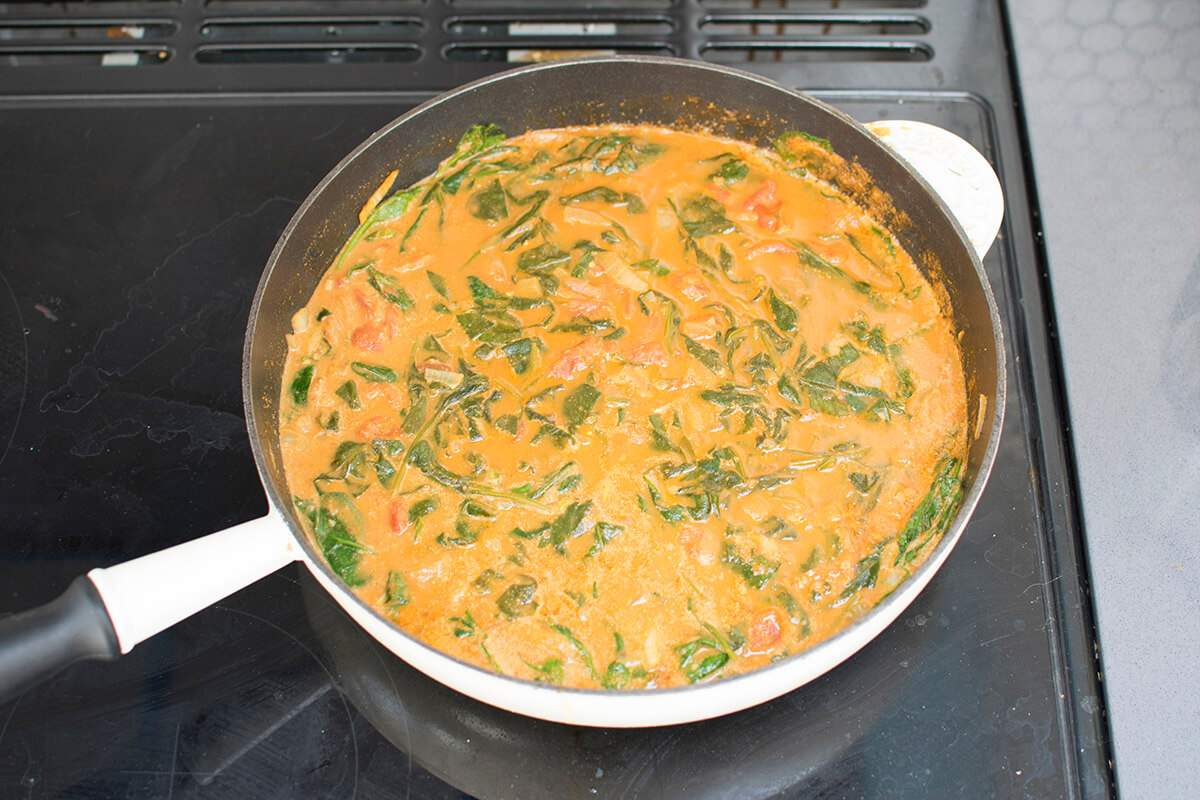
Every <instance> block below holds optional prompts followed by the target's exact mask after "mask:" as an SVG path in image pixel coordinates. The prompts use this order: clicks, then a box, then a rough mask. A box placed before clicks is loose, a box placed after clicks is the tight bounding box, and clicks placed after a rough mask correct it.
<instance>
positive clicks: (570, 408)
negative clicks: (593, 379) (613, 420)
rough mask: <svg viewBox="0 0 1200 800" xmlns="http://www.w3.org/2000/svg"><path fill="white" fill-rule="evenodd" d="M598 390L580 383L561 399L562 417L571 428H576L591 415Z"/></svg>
mask: <svg viewBox="0 0 1200 800" xmlns="http://www.w3.org/2000/svg"><path fill="white" fill-rule="evenodd" d="M599 399H600V390H599V389H597V388H596V387H595V386H592V385H591V384H590V383H581V384H579V385H578V386H576V387H575V388H574V389H572V390H571V391H570V392H568V393H567V396H566V397H564V398H563V416H564V417H566V420H567V423H568V424H569V425H570V426H571V428H577V427H579V426H580V425H582V424H583V423H584V421H585V420H587V418H588V417H589V416H591V414H592V409H593V408H594V407H595V405H596V401H597V400H599Z"/></svg>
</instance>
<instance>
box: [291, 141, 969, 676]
mask: <svg viewBox="0 0 1200 800" xmlns="http://www.w3.org/2000/svg"><path fill="white" fill-rule="evenodd" d="M826 148H827V144H826V143H824V142H822V141H820V140H815V139H813V138H812V137H808V136H806V135H804V134H788V135H786V136H784V137H781V139H780V141H779V142H778V143H777V147H776V150H775V151H769V150H761V149H756V148H753V147H751V146H749V145H745V144H742V143H739V142H734V141H730V140H726V139H719V138H714V137H711V136H707V135H703V134H696V133H684V132H677V131H671V130H665V129H660V128H653V127H620V126H616V127H604V128H569V129H561V130H542V131H534V132H531V133H527V134H525V135H523V136H519V137H516V138H513V139H504V138H503V134H501V133H499V131H497V130H496V129H495V128H493V127H491V126H477V127H476V128H473V129H471V131H469V132H468V133H467V135H466V136H465V137H464V139H463V141H462V143H461V144H460V146H459V148H458V150H457V151H456V152H455V154H454V155H453V156H452V157H451V158H449V159H447V161H445V162H443V164H442V166H441V167H440V168H439V170H438V172H437V173H435V174H434V175H432V176H430V177H428V178H426V179H424V180H423V181H421V182H419V183H418V184H416V185H415V186H414V187H410V188H409V189H406V190H403V191H400V192H396V193H393V194H392V195H391V196H390V197H388V198H387V199H384V200H382V202H380V199H381V198H382V197H383V196H384V195H385V194H386V191H387V187H381V191H380V192H377V193H376V197H374V198H373V199H372V203H371V204H368V207H367V208H365V209H364V211H363V224H362V226H361V227H360V228H359V230H358V231H357V232H356V233H355V235H354V236H353V237H352V238H351V240H350V241H349V242H348V243H347V245H346V247H345V248H344V249H343V251H342V253H341V254H340V255H339V256H338V258H337V260H336V262H335V263H334V265H333V266H332V267H331V268H330V270H329V272H328V273H327V274H326V276H325V277H324V279H323V280H322V282H321V284H320V286H319V287H318V289H317V290H316V291H315V292H314V294H313V296H312V299H311V301H310V302H309V303H308V305H307V306H306V307H305V308H304V309H303V310H301V311H299V312H298V313H297V314H296V315H295V318H294V320H293V329H294V332H293V333H292V334H291V335H290V336H289V337H288V343H289V348H290V349H289V355H288V361H287V365H286V369H285V372H284V381H283V387H282V405H281V420H280V432H281V439H282V449H283V454H284V460H285V464H286V469H287V475H288V480H289V483H290V490H291V492H292V493H293V496H294V500H295V504H296V508H297V510H298V512H299V514H300V516H301V517H302V518H304V519H305V520H306V521H307V523H308V525H309V527H310V530H312V532H313V536H314V540H315V541H316V542H317V544H318V547H319V548H320V549H321V550H322V551H323V552H324V553H325V556H326V558H327V559H328V560H329V562H330V564H331V566H332V567H333V568H334V569H335V570H336V571H337V572H338V573H339V574H340V575H341V576H342V577H343V578H344V579H345V580H346V582H347V583H348V584H349V585H351V586H352V587H354V590H355V591H356V592H358V593H359V594H360V595H361V597H362V598H363V599H365V600H366V601H368V602H369V603H371V604H373V605H374V606H376V607H377V608H378V609H379V610H380V611H381V612H382V613H383V614H385V615H387V616H388V617H390V618H391V619H393V620H395V622H396V624H397V625H399V626H400V627H402V628H404V629H405V630H407V631H408V632H410V633H411V634H413V635H414V636H417V637H419V638H420V639H422V640H424V641H425V642H427V643H429V644H430V645H432V646H433V647H436V648H438V649H440V650H442V651H444V652H446V653H448V654H450V655H452V656H455V657H457V658H460V659H463V660H466V661H469V662H472V663H475V664H478V665H480V666H482V667H484V668H489V669H493V670H496V671H498V672H502V673H504V674H507V675H512V676H516V677H520V678H526V679H533V680H542V681H550V682H553V683H560V684H562V685H565V686H580V687H603V688H610V689H625V688H630V689H633V688H652V687H664V686H675V685H680V684H687V683H689V682H695V681H700V680H714V679H719V678H722V677H725V676H729V675H731V674H735V673H738V672H744V671H746V670H751V669H754V668H756V667H759V666H762V665H764V664H767V663H768V662H770V661H772V660H775V659H779V658H782V657H785V656H787V655H789V654H792V653H796V652H798V651H800V650H803V649H805V648H806V647H809V646H811V645H812V644H814V643H816V642H819V641H821V640H822V639H824V638H826V637H828V636H830V635H831V634H833V633H835V632H836V631H838V630H839V629H840V628H842V627H844V626H845V625H847V624H848V623H849V622H851V621H852V620H854V619H855V618H856V617H858V616H860V615H861V614H863V613H864V612H865V611H867V610H869V609H870V608H872V607H873V606H874V605H875V604H876V603H878V602H879V600H880V599H881V598H883V597H884V596H885V595H887V594H888V593H889V592H890V591H892V590H893V589H894V588H895V587H896V586H897V585H898V584H899V583H900V582H901V581H902V580H903V579H904V578H905V577H906V576H907V575H908V574H909V573H910V572H911V571H912V570H913V569H914V568H915V567H916V566H917V565H918V564H919V563H920V562H921V560H922V558H923V557H924V556H926V555H927V554H928V553H929V552H930V551H931V550H932V549H933V547H932V543H933V542H935V541H936V539H937V537H938V536H939V535H940V534H941V533H942V531H943V530H944V529H945V527H946V526H947V525H948V523H949V520H950V518H951V517H952V516H953V513H954V510H955V509H956V507H957V504H958V502H959V499H960V496H961V491H962V489H961V482H960V479H959V474H960V469H961V467H960V463H961V458H962V455H963V450H964V447H965V441H966V433H965V427H966V426H965V417H966V412H965V393H964V384H963V376H962V366H961V360H960V356H959V352H958V348H957V346H956V341H955V335H954V330H953V329H952V326H951V324H950V323H949V321H948V320H947V318H946V317H945V316H944V315H943V313H942V311H941V310H940V309H939V307H938V302H937V298H936V296H935V293H934V292H933V291H932V290H931V288H930V287H929V285H928V284H927V283H926V282H925V280H924V279H923V278H922V276H921V274H920V273H919V272H918V271H917V269H916V268H915V266H914V264H913V261H912V259H911V258H910V257H909V255H908V254H907V253H905V252H904V251H903V250H902V249H901V248H899V247H898V246H897V245H896V243H895V241H894V239H893V238H892V237H891V236H890V235H889V234H888V233H887V232H886V231H885V230H883V229H882V227H881V226H880V225H879V223H878V222H876V221H874V220H872V219H871V218H869V217H868V216H867V215H866V214H865V213H864V212H863V210H862V209H861V208H860V207H858V206H857V205H855V204H854V203H853V202H850V201H849V200H848V199H847V198H846V197H844V196H842V195H841V194H839V193H838V192H837V191H835V190H833V189H832V188H831V187H830V186H829V185H827V184H824V183H821V182H819V181H817V180H816V179H815V178H813V177H811V176H810V175H808V174H807V173H806V171H805V169H804V166H803V164H804V163H805V159H806V158H810V157H813V154H814V153H815V154H817V155H818V156H819V155H820V153H822V152H823V151H824V149H826Z"/></svg>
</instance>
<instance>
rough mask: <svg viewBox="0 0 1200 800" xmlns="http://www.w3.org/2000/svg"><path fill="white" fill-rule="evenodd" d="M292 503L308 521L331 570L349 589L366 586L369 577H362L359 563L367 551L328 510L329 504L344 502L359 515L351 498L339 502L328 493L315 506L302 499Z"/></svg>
mask: <svg viewBox="0 0 1200 800" xmlns="http://www.w3.org/2000/svg"><path fill="white" fill-rule="evenodd" d="M292 502H293V503H294V504H295V506H296V510H297V511H299V512H300V513H301V514H302V515H304V516H305V517H306V518H307V519H308V523H309V525H310V526H311V528H312V532H313V538H314V539H316V541H317V546H318V547H319V548H321V555H323V556H324V557H325V561H326V563H328V564H329V566H330V568H331V569H332V570H333V571H334V572H335V573H337V575H338V576H339V577H340V578H341V579H342V580H343V581H345V582H346V583H347V584H349V585H350V586H361V585H362V584H364V583H366V582H367V578H366V576H364V575H362V574H360V573H359V570H358V566H359V561H360V559H361V557H362V554H363V552H364V551H365V550H366V548H365V547H364V546H363V545H361V544H359V542H358V539H356V538H355V537H354V535H353V534H352V533H350V529H349V528H347V527H346V523H345V522H343V521H342V519H341V518H340V517H339V516H338V515H337V514H335V513H334V512H333V511H330V510H329V509H328V508H326V505H327V503H329V502H341V503H342V504H343V505H344V506H345V507H346V508H348V509H349V510H351V511H352V512H354V513H357V509H355V508H354V504H353V503H352V502H351V501H350V499H349V498H348V497H346V496H342V497H341V498H340V500H339V499H338V498H335V497H334V496H333V495H328V494H327V495H324V496H323V497H321V498H319V499H318V501H317V502H316V503H311V502H309V501H307V500H304V499H302V498H300V497H293V498H292Z"/></svg>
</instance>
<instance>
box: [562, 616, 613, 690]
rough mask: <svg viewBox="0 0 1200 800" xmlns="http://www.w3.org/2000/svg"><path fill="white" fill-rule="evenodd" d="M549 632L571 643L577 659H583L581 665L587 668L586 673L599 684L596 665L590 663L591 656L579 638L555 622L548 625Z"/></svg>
mask: <svg viewBox="0 0 1200 800" xmlns="http://www.w3.org/2000/svg"><path fill="white" fill-rule="evenodd" d="M550 630H552V631H554V632H555V633H557V634H558V635H559V636H562V637H565V638H566V640H567V641H568V642H570V643H571V646H572V647H574V648H575V650H576V652H578V653H579V657H580V658H581V659H583V664H584V666H586V667H587V669H588V672H590V673H591V674H592V679H593V680H595V681H596V682H597V683H599V682H600V680H601V679H600V674H599V673H598V672H596V665H595V663H594V662H593V661H592V654H591V653H589V652H588V649H587V648H586V647H585V646H584V644H583V642H581V641H579V637H577V636H576V635H575V634H573V633H571V629H570V628H568V627H566V626H565V625H559V624H558V623H555V622H552V623H550Z"/></svg>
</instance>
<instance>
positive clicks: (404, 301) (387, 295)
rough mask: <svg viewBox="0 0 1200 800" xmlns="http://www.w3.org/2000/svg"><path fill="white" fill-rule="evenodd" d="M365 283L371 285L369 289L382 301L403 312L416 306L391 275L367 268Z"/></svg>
mask: <svg viewBox="0 0 1200 800" xmlns="http://www.w3.org/2000/svg"><path fill="white" fill-rule="evenodd" d="M367 283H369V284H371V288H373V289H374V290H375V291H377V292H379V294H380V296H381V297H383V299H384V300H387V301H388V302H389V303H392V304H394V305H398V306H400V308H402V309H404V310H408V309H410V308H412V307H414V306H415V305H416V303H414V302H413V299H412V297H410V296H409V294H408V292H406V291H404V287H402V286H401V285H400V281H398V280H396V279H395V278H393V277H392V276H391V275H387V274H385V273H383V272H380V271H379V270H377V269H375V268H374V267H367Z"/></svg>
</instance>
